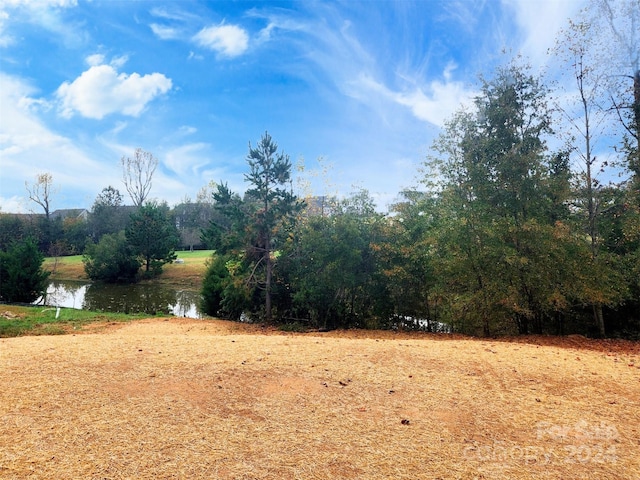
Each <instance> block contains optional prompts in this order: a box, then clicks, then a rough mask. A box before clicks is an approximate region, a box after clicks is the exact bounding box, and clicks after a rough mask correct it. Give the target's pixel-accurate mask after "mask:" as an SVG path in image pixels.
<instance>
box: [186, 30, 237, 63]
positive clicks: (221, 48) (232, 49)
mask: <svg viewBox="0 0 640 480" xmlns="http://www.w3.org/2000/svg"><path fill="white" fill-rule="evenodd" d="M193 40H194V41H195V42H196V43H197V44H198V45H200V46H202V47H205V48H209V49H211V50H214V51H216V52H218V53H219V54H221V55H224V56H226V57H237V56H238V55H242V54H243V53H244V52H246V50H247V48H249V35H248V34H247V32H246V31H245V30H244V29H242V28H240V27H238V26H236V25H218V26H211V27H205V28H203V29H202V30H200V31H199V32H198V33H197V34H196V35H195V36H194V37H193Z"/></svg>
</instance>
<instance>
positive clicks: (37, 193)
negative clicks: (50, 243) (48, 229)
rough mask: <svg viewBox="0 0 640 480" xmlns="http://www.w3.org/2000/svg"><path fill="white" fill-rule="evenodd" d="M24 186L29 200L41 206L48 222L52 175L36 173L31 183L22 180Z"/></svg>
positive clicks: (52, 191)
mask: <svg viewBox="0 0 640 480" xmlns="http://www.w3.org/2000/svg"><path fill="white" fill-rule="evenodd" d="M24 186H25V188H26V189H27V193H28V194H29V200H31V201H33V202H35V203H37V204H38V205H40V206H41V207H42V209H43V210H44V215H45V217H46V219H47V222H48V221H49V217H50V215H51V197H52V196H53V194H54V189H53V175H51V174H50V173H38V174H37V175H36V181H35V182H34V183H33V184H29V182H24Z"/></svg>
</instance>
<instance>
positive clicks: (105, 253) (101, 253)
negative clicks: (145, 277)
mask: <svg viewBox="0 0 640 480" xmlns="http://www.w3.org/2000/svg"><path fill="white" fill-rule="evenodd" d="M82 261H83V263H84V270H85V272H87V275H88V276H89V278H90V279H92V280H101V281H103V282H107V283H126V282H133V281H135V280H136V275H137V273H138V270H139V269H140V260H139V259H138V257H137V255H136V254H135V253H134V252H133V250H132V248H131V246H130V245H129V244H128V243H127V239H126V237H125V235H124V233H123V232H120V233H114V234H107V235H103V236H102V238H101V239H100V242H99V243H98V244H90V245H88V246H87V250H86V253H85V255H84V257H83V259H82Z"/></svg>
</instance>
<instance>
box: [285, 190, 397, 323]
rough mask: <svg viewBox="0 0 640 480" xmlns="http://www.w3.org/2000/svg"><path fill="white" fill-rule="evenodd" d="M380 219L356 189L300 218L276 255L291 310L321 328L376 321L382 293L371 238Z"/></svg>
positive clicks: (378, 231)
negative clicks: (326, 209) (324, 212)
mask: <svg viewBox="0 0 640 480" xmlns="http://www.w3.org/2000/svg"><path fill="white" fill-rule="evenodd" d="M382 223H383V216H382V215H380V214H377V213H375V209H374V206H373V202H372V201H371V199H370V198H369V196H368V193H367V192H360V193H359V194H358V195H354V196H353V197H351V198H350V199H347V200H346V201H344V202H342V203H341V204H340V205H339V206H338V208H337V209H336V212H335V214H334V215H331V216H328V217H321V216H312V217H310V218H308V219H307V220H306V221H305V222H303V223H302V224H301V226H300V229H299V230H298V234H297V236H296V241H295V242H293V241H292V242H289V243H288V244H287V245H286V247H285V248H284V250H283V255H282V260H280V262H281V264H282V270H283V271H285V272H286V276H285V277H284V278H283V279H282V282H283V283H285V284H286V285H287V286H288V291H289V292H291V295H292V297H293V309H294V312H295V314H296V316H298V317H299V316H301V315H305V316H308V318H309V319H310V321H311V324H312V325H315V326H320V327H322V328H340V327H367V326H380V324H379V323H378V322H377V320H376V318H377V314H378V313H379V311H378V310H377V309H376V307H377V306H379V305H381V304H385V303H386V302H385V301H384V300H386V299H387V298H388V297H387V294H386V289H385V286H384V284H383V282H381V276H380V275H379V271H378V269H377V264H378V262H377V260H376V249H375V248H374V243H375V241H376V240H378V239H379V238H378V237H379V235H380V234H381V228H382ZM377 300H380V302H378V301H377Z"/></svg>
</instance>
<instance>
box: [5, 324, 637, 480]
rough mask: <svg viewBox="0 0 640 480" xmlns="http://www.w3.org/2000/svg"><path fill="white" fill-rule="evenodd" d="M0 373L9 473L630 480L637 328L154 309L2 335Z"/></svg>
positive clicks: (27, 475)
mask: <svg viewBox="0 0 640 480" xmlns="http://www.w3.org/2000/svg"><path fill="white" fill-rule="evenodd" d="M536 342H537V343H538V344H536ZM0 385H2V388H0V478H3V479H4V478H11V479H13V478H15V479H23V478H34V479H36V478H56V479H63V478H78V479H174V478H175V479H197V478H203V479H204V478H206V479H216V478H218V479H274V480H275V479H305V480H307V479H383V478H385V479H387V478H392V479H403V478H406V479H418V478H420V479H422V478H425V479H476V478H477V479H504V478H509V479H533V478H535V479H558V478H562V479H581V480H582V479H586V478H598V479H640V345H639V344H637V343H629V342H614V341H610V342H605V341H603V342H592V341H588V340H584V339H581V338H569V339H561V340H555V339H554V340H551V341H550V342H547V341H546V340H545V339H543V338H537V339H535V338H534V339H526V340H521V341H517V342H508V341H494V340H476V339H466V338H453V339H452V338H451V337H438V336H427V335H400V334H393V333H390V332H382V333H376V332H347V333H335V332H332V333H326V334H325V333H313V334H304V335H302V334H298V335H293V334H280V333H275V332H265V331H262V330H261V329H260V328H258V327H247V326H243V325H238V324H234V323H227V322H220V321H205V320H178V319H170V320H163V319H154V320H148V321H140V322H134V323H130V324H125V325H121V324H118V325H103V326H100V327H97V328H96V326H95V325H93V326H92V327H91V331H90V332H87V333H83V334H76V335H63V336H50V337H47V336H41V337H21V338H10V339H0Z"/></svg>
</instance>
